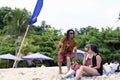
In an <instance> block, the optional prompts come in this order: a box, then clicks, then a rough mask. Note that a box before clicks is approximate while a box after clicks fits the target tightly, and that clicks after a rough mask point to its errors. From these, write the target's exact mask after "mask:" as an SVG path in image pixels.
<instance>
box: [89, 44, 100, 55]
mask: <svg viewBox="0 0 120 80" xmlns="http://www.w3.org/2000/svg"><path fill="white" fill-rule="evenodd" d="M89 46H90V48H91V50H92V51H93V52H95V53H97V54H98V55H99V50H98V46H97V45H95V44H90V45H89Z"/></svg>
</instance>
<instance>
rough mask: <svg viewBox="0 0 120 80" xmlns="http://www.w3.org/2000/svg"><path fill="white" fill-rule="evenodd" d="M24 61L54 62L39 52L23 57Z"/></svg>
mask: <svg viewBox="0 0 120 80" xmlns="http://www.w3.org/2000/svg"><path fill="white" fill-rule="evenodd" d="M22 59H23V60H34V59H35V60H53V59H52V58H50V57H48V56H46V55H43V54H40V53H39V52H37V53H34V54H31V55H27V56H24V57H22Z"/></svg>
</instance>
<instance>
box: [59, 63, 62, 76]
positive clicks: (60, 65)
mask: <svg viewBox="0 0 120 80" xmlns="http://www.w3.org/2000/svg"><path fill="white" fill-rule="evenodd" d="M58 67H59V74H62V68H61V67H62V63H61V62H58Z"/></svg>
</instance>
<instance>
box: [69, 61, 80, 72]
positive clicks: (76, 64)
mask: <svg viewBox="0 0 120 80" xmlns="http://www.w3.org/2000/svg"><path fill="white" fill-rule="evenodd" d="M80 66H81V64H79V63H77V62H75V63H74V64H73V65H72V66H71V69H73V70H75V71H76V70H77V69H79V68H80Z"/></svg>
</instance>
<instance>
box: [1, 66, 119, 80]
mask: <svg viewBox="0 0 120 80" xmlns="http://www.w3.org/2000/svg"><path fill="white" fill-rule="evenodd" d="M62 69H63V73H65V72H66V71H67V68H66V66H64V67H62ZM58 76H59V74H58V66H54V67H45V66H42V67H33V68H4V69H0V80H57V78H58ZM82 80H120V73H117V74H110V75H103V76H98V77H93V78H86V77H83V78H82Z"/></svg>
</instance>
